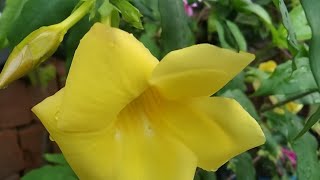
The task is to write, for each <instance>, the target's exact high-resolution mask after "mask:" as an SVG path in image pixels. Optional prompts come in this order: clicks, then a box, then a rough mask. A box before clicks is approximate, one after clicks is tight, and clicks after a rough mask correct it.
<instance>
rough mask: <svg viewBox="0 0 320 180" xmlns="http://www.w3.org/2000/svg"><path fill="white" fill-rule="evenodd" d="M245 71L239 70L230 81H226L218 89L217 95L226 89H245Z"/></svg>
mask: <svg viewBox="0 0 320 180" xmlns="http://www.w3.org/2000/svg"><path fill="white" fill-rule="evenodd" d="M244 81H245V73H244V72H241V73H239V74H238V75H237V76H236V77H234V78H233V79H232V80H231V81H229V82H228V84H226V85H225V86H224V87H223V88H222V89H220V90H219V92H218V95H220V94H223V93H224V92H226V91H228V90H235V89H239V90H241V91H242V92H245V91H246V90H247V86H246V84H245V82H244Z"/></svg>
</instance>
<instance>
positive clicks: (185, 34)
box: [159, 0, 195, 54]
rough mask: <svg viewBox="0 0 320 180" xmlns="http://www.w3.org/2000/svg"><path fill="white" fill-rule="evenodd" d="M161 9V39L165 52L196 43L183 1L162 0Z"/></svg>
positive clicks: (160, 2)
mask: <svg viewBox="0 0 320 180" xmlns="http://www.w3.org/2000/svg"><path fill="white" fill-rule="evenodd" d="M159 11H160V17H161V28H162V34H161V39H162V40H163V41H162V43H163V46H164V53H165V54H166V53H168V52H170V51H172V50H176V49H180V48H184V47H187V46H190V45H192V44H194V42H195V39H194V35H193V33H192V32H191V29H190V27H189V26H188V20H187V16H186V13H185V11H184V8H183V2H182V1H180V0H179V1H177V0H160V1H159Z"/></svg>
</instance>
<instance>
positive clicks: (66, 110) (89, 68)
mask: <svg viewBox="0 0 320 180" xmlns="http://www.w3.org/2000/svg"><path fill="white" fill-rule="evenodd" d="M157 63H158V60H157V59H156V58H154V57H153V56H152V55H151V53H150V52H149V51H148V50H147V49H146V48H145V47H144V46H143V44H142V43H140V42H139V41H138V40H137V39H135V38H134V37H133V35H132V34H129V33H127V32H125V31H122V30H119V29H116V28H110V27H106V26H105V25H102V24H98V23H97V24H95V25H94V26H93V27H92V28H91V30H90V31H89V32H88V33H87V34H86V35H85V36H84V38H83V39H82V40H81V42H80V45H79V47H78V49H77V51H76V53H75V56H74V59H73V62H72V65H71V69H70V73H69V75H68V79H67V82H66V87H65V94H64V98H63V102H62V106H61V112H60V114H59V115H58V118H61V119H64V120H65V121H61V122H60V121H59V124H58V126H59V128H61V129H64V130H68V131H92V130H96V129H101V128H103V127H106V126H108V125H110V121H112V120H113V119H115V116H116V115H117V114H118V113H119V112H120V110H121V109H122V108H123V107H124V106H125V105H126V104H128V103H129V102H130V101H132V100H133V99H134V98H136V97H137V96H139V95H140V94H141V93H142V92H143V90H144V89H145V88H146V86H147V79H148V78H149V77H150V75H151V72H152V70H153V68H154V67H155V66H156V64H157Z"/></svg>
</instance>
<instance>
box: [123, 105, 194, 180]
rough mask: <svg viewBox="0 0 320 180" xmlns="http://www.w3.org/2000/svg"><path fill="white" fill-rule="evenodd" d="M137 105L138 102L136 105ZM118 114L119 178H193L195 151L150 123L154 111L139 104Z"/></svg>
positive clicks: (169, 179) (135, 179) (166, 179)
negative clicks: (121, 160) (119, 142)
mask: <svg viewBox="0 0 320 180" xmlns="http://www.w3.org/2000/svg"><path fill="white" fill-rule="evenodd" d="M140 105H141V104H140ZM133 107H134V111H132V109H130V108H128V109H125V110H124V111H122V112H121V114H120V115H119V121H118V126H117V127H118V129H119V131H118V132H119V134H118V137H119V140H120V141H121V144H122V145H123V146H122V147H123V148H122V150H123V152H122V154H123V160H124V162H123V164H125V166H124V167H123V172H122V174H121V178H119V179H121V180H122V179H125V180H129V179H133V180H149V179H154V180H193V177H194V173H195V170H196V167H197V159H196V156H195V154H194V153H193V152H192V151H191V150H190V149H189V148H187V147H186V146H185V145H184V144H182V143H181V142H180V141H178V140H177V139H175V138H173V137H172V136H167V134H164V133H163V132H164V130H163V129H161V128H160V127H159V126H158V124H156V123H154V122H152V120H151V118H152V116H153V115H154V114H152V113H150V112H151V111H150V109H148V110H147V111H148V112H145V111H146V109H144V107H143V106H140V107H139V105H137V106H133ZM149 113H150V114H149Z"/></svg>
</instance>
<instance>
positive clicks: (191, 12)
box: [183, 0, 198, 16]
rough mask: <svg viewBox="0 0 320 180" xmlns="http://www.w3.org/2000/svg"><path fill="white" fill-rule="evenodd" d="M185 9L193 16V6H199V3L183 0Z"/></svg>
mask: <svg viewBox="0 0 320 180" xmlns="http://www.w3.org/2000/svg"><path fill="white" fill-rule="evenodd" d="M183 6H184V11H185V12H186V13H187V15H188V16H193V8H194V7H198V4H197V3H192V4H188V1H187V0H183Z"/></svg>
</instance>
